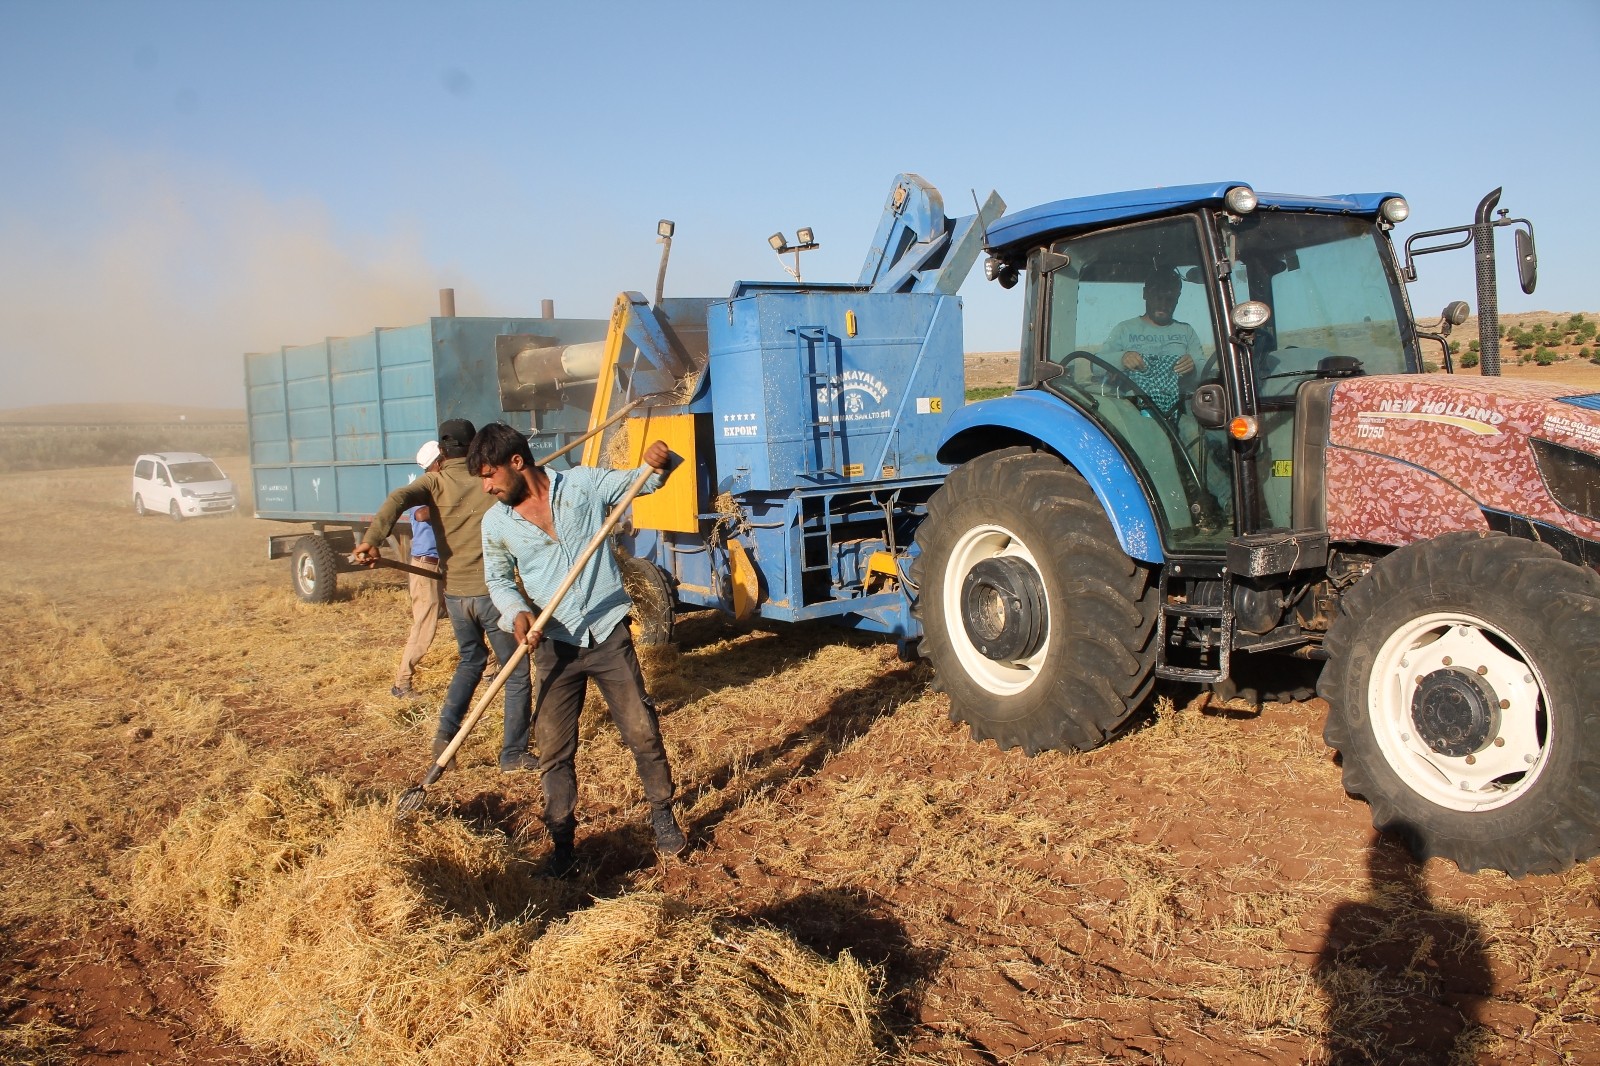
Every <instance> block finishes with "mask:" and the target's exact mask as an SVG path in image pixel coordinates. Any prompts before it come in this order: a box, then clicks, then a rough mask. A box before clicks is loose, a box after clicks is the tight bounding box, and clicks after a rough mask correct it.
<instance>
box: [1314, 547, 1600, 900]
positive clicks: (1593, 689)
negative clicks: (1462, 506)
mask: <svg viewBox="0 0 1600 1066" xmlns="http://www.w3.org/2000/svg"><path fill="white" fill-rule="evenodd" d="M1596 649H1600V575H1596V574H1595V573H1594V571H1592V570H1587V569H1584V568H1581V567H1577V566H1574V565H1572V564H1571V563H1568V562H1565V561H1564V560H1562V559H1561V557H1560V556H1559V555H1558V554H1557V553H1556V551H1555V549H1553V548H1551V547H1549V546H1548V545H1544V544H1538V543H1535V542H1532V541H1525V540H1518V539H1513V538H1510V537H1505V536H1499V535H1492V536H1483V535H1481V534H1479V533H1472V532H1467V533H1450V534H1446V535H1445V536H1442V537H1438V538H1435V539H1433V540H1429V541H1421V542H1418V543H1416V544H1411V545H1408V546H1406V547H1404V548H1400V549H1399V550H1397V551H1395V552H1394V553H1393V554H1391V555H1389V556H1386V557H1385V558H1384V559H1382V560H1381V561H1379V562H1378V564H1377V565H1376V566H1374V567H1373V569H1372V572H1371V573H1370V574H1369V575H1368V576H1367V577H1366V578H1365V579H1364V580H1362V581H1361V583H1360V584H1358V585H1357V586H1356V587H1355V588H1354V589H1352V590H1351V591H1350V593H1349V594H1348V595H1346V596H1345V597H1344V600H1343V602H1342V603H1341V604H1340V608H1339V616H1338V617H1337V619H1335V621H1334V624H1333V626H1332V627H1331V628H1330V629H1329V632H1328V641H1327V651H1328V665H1327V668H1326V669H1325V670H1324V671H1323V675H1322V681H1321V684H1320V685H1319V691H1320V692H1321V694H1322V695H1323V696H1324V697H1325V698H1326V699H1327V700H1328V704H1329V711H1328V723H1327V725H1326V727H1325V728H1324V730H1323V739H1324V740H1326V741H1327V743H1328V745H1329V746H1330V747H1332V748H1335V749H1337V750H1338V751H1339V752H1340V754H1341V756H1342V761H1343V766H1344V787H1345V791H1347V792H1349V793H1350V794H1352V795H1355V796H1361V797H1363V798H1365V799H1366V801H1367V802H1368V803H1369V804H1370V805H1371V807H1372V824H1373V825H1374V826H1376V827H1377V828H1378V829H1380V830H1382V831H1384V832H1389V833H1394V834H1395V835H1397V836H1399V837H1401V838H1403V839H1404V840H1405V841H1406V842H1407V843H1408V844H1409V845H1410V847H1411V850H1412V852H1413V853H1414V854H1416V856H1417V857H1418V858H1419V859H1426V858H1428V857H1430V856H1434V855H1438V856H1441V857H1443V858H1447V859H1450V860H1451V861H1453V862H1454V863H1455V864H1456V865H1458V866H1460V867H1461V868H1462V869H1463V870H1465V871H1467V872H1468V873H1473V872H1476V871H1477V870H1480V869H1483V868H1485V867H1487V868H1490V869H1496V870H1504V871H1505V872H1506V873H1508V874H1510V875H1511V876H1512V877H1521V876H1523V875H1524V874H1528V873H1557V872H1559V871H1561V870H1565V869H1567V868H1568V867H1569V866H1571V865H1573V864H1574V863H1577V862H1581V861H1582V860H1584V859H1587V858H1589V857H1590V856H1592V855H1596V854H1600V662H1597V661H1596V660H1597V652H1596Z"/></svg>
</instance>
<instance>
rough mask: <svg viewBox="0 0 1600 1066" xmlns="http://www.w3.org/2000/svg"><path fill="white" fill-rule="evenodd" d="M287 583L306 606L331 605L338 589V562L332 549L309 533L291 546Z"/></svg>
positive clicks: (317, 534)
mask: <svg viewBox="0 0 1600 1066" xmlns="http://www.w3.org/2000/svg"><path fill="white" fill-rule="evenodd" d="M289 580H290V581H291V582H292V583H293V584H294V593H295V595H296V596H299V597H300V598H301V599H302V600H304V601H305V602H307V603H331V602H332V601H333V594H334V591H335V590H336V589H337V588H338V582H339V562H338V559H337V558H335V556H334V554H333V546H332V545H331V544H329V543H328V541H327V538H326V537H323V536H322V535H321V534H320V533H308V534H306V535H305V536H303V537H301V538H300V539H299V540H297V541H295V543H294V552H293V553H292V554H291V555H290V556H289Z"/></svg>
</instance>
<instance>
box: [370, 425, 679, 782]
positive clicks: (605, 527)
mask: <svg viewBox="0 0 1600 1066" xmlns="http://www.w3.org/2000/svg"><path fill="white" fill-rule="evenodd" d="M674 458H676V456H672V455H670V454H669V456H668V462H669V466H668V468H667V470H665V471H663V472H662V477H663V478H665V477H666V475H667V474H668V473H670V472H671V469H672V467H671V465H670V464H671V460H672V459H674ZM653 473H655V471H654V470H651V469H645V470H642V471H640V472H639V476H638V477H636V478H634V479H633V484H631V485H629V486H628V491H627V492H625V493H623V496H622V499H620V500H618V501H617V505H616V506H615V507H613V508H612V509H611V513H610V514H609V515H607V516H606V520H605V521H604V522H603V523H601V525H600V528H599V529H598V530H597V531H596V532H595V535H594V536H593V537H591V538H590V539H589V543H588V544H586V545H584V549H583V551H582V552H580V553H579V554H578V561H577V562H575V563H573V564H572V569H571V570H569V571H567V576H566V577H564V578H562V580H561V584H560V585H558V586H557V587H556V591H555V593H554V594H553V595H552V596H551V597H550V602H549V603H547V604H545V606H544V610H542V611H540V612H539V617H538V618H536V619H534V622H533V626H532V627H531V628H530V629H529V633H530V635H531V634H532V633H543V632H544V627H545V626H547V625H549V624H550V617H551V616H552V615H553V614H555V610H556V608H557V607H559V606H560V605H561V601H562V600H563V599H565V598H566V595H567V592H568V591H570V590H571V588H572V586H573V585H574V584H575V583H576V582H577V580H578V575H579V574H581V573H582V572H583V568H584V566H585V564H587V563H588V562H589V559H590V557H591V556H593V555H594V553H595V552H597V551H599V550H600V546H601V545H602V544H604V543H605V542H606V538H607V537H609V536H610V535H611V531H612V530H613V529H615V528H616V525H617V522H618V520H619V519H621V518H622V512H623V511H625V510H627V509H628V505H629V504H630V503H632V502H633V498H634V497H635V496H637V495H639V491H640V490H641V489H643V488H644V483H645V481H646V480H647V479H648V478H649V477H650V475H651V474H653ZM527 654H528V645H527V642H526V641H519V642H518V643H517V650H516V652H515V653H514V654H513V655H512V656H511V658H510V659H509V660H508V661H507V662H506V663H505V664H504V665H502V666H501V667H500V672H499V673H498V674H495V675H494V680H492V681H490V682H489V687H488V688H487V689H485V690H484V693H483V695H482V696H480V697H478V702H477V703H476V704H474V705H473V707H472V711H471V713H469V714H468V715H467V717H466V718H465V719H464V720H463V721H462V723H461V728H460V729H457V730H456V735H455V736H454V737H452V738H451V740H450V743H449V744H448V745H446V747H445V749H444V750H443V751H442V752H440V753H439V755H438V757H437V758H435V759H434V760H433V765H432V766H430V767H428V775H427V776H426V777H424V778H423V779H422V785H421V787H422V788H424V789H425V788H427V787H428V786H429V785H431V784H433V783H434V782H435V781H437V780H439V778H440V776H441V775H443V774H444V768H445V767H446V766H448V765H449V764H450V760H451V759H453V758H455V757H456V751H457V749H459V748H460V747H461V745H462V744H463V743H465V741H466V739H467V735H468V734H470V733H471V732H472V730H473V728H474V727H475V726H477V724H478V719H479V718H481V717H483V712H484V709H485V708H487V707H488V706H489V701H491V700H493V699H494V697H495V695H496V694H497V693H498V692H499V691H500V689H501V688H502V687H503V686H504V685H505V683H506V678H508V677H510V676H511V671H512V670H514V669H516V666H517V664H518V663H520V662H521V661H522V660H523V658H524V657H526V656H527ZM410 791H411V792H412V793H415V792H416V790H415V789H412V790H410ZM408 798H409V797H408V796H402V797H401V803H402V804H404V803H405V802H406V801H407V799H408ZM417 802H419V803H420V802H421V797H420V796H418V797H417ZM405 809H415V808H414V807H408V808H405Z"/></svg>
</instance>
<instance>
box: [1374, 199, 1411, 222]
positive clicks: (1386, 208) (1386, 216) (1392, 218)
mask: <svg viewBox="0 0 1600 1066" xmlns="http://www.w3.org/2000/svg"><path fill="white" fill-rule="evenodd" d="M1378 214H1379V215H1381V216H1383V220H1384V221H1385V222H1393V223H1397V224H1398V223H1401V222H1404V221H1405V220H1406V219H1408V218H1410V217H1411V205H1410V204H1408V203H1406V198H1405V197H1404V196H1391V197H1389V198H1388V199H1387V200H1385V201H1384V202H1383V203H1381V204H1379V205H1378Z"/></svg>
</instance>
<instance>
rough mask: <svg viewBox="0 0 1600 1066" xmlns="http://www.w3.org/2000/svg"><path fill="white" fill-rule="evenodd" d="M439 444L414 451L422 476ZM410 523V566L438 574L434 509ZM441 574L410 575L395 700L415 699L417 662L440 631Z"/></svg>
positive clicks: (420, 508) (410, 514)
mask: <svg viewBox="0 0 1600 1066" xmlns="http://www.w3.org/2000/svg"><path fill="white" fill-rule="evenodd" d="M439 459H440V452H439V442H438V441H436V440H430V441H429V442H428V443H426V444H424V445H423V446H422V447H421V448H419V449H417V465H418V466H420V467H421V468H422V472H423V473H424V474H428V473H432V472H433V471H435V470H437V469H438V468H439ZM405 518H406V521H407V522H409V523H410V524H411V565H412V566H413V567H415V568H416V569H418V570H426V571H428V572H429V573H433V574H438V573H439V547H438V538H437V537H436V536H435V535H434V532H433V524H432V518H433V510H432V508H430V507H429V506H428V505H427V504H425V503H422V504H418V505H417V506H415V507H413V508H411V509H410V510H409V511H407V512H406V513H405ZM442 578H443V575H442V574H441V575H440V576H439V577H429V576H427V574H416V573H413V574H411V575H410V578H409V585H408V586H407V591H408V592H409V593H410V594H411V631H410V632H409V633H407V634H406V646H405V650H404V651H402V652H401V653H400V665H399V666H398V667H397V668H396V669H395V672H394V687H393V688H391V689H389V695H391V696H393V697H394V698H395V699H397V700H414V699H416V698H417V691H416V689H414V688H412V687H411V680H412V677H413V676H414V675H415V673H416V669H417V663H419V662H420V661H422V657H423V656H424V655H426V654H428V649H429V648H431V647H432V646H433V637H434V634H435V633H437V632H438V631H439V612H440V611H442V610H443V609H444V590H443V588H442V587H441V586H442Z"/></svg>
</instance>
